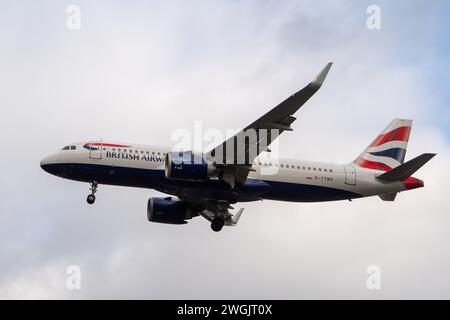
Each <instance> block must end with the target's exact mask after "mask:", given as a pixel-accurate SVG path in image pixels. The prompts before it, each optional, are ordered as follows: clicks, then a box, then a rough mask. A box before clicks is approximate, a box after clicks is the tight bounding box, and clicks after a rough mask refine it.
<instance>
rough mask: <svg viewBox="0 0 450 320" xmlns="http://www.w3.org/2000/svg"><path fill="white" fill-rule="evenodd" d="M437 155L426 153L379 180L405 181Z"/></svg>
mask: <svg viewBox="0 0 450 320" xmlns="http://www.w3.org/2000/svg"><path fill="white" fill-rule="evenodd" d="M435 155H436V154H435V153H424V154H421V155H420V156H418V157H416V158H414V159H411V160H409V161H408V162H405V163H403V164H401V165H399V166H398V167H395V168H394V169H392V170H390V171H388V172H386V173H383V174H382V175H380V176H378V177H377V179H378V180H383V181H403V180H405V179H407V178H408V177H410V176H412V175H413V174H414V172H416V171H417V170H419V169H420V168H421V167H422V166H423V165H424V164H425V163H427V162H428V161H430V160H431V158H433V157H434V156H435Z"/></svg>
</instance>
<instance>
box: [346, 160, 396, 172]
mask: <svg viewBox="0 0 450 320" xmlns="http://www.w3.org/2000/svg"><path fill="white" fill-rule="evenodd" d="M355 163H356V164H357V165H358V166H360V167H361V168H367V169H373V170H381V171H389V170H391V169H392V168H391V167H389V166H388V165H385V164H384V163H381V162H375V161H370V160H366V159H363V158H358V159H356V160H355Z"/></svg>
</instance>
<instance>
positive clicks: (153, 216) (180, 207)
mask: <svg viewBox="0 0 450 320" xmlns="http://www.w3.org/2000/svg"><path fill="white" fill-rule="evenodd" d="M196 215H197V214H196V213H195V212H193V210H192V208H191V207H190V206H189V205H188V204H186V203H185V202H183V201H180V200H173V199H172V198H171V197H167V198H150V199H148V205H147V219H148V221H151V222H159V223H167V224H185V223H187V222H186V221H185V220H189V219H191V218H192V217H193V216H196Z"/></svg>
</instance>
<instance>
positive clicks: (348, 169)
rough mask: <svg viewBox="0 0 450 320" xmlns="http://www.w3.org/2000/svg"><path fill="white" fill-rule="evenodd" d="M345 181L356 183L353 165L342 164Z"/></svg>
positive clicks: (351, 183) (350, 183)
mask: <svg viewBox="0 0 450 320" xmlns="http://www.w3.org/2000/svg"><path fill="white" fill-rule="evenodd" d="M344 170H345V183H346V184H349V185H352V186H354V185H356V170H355V167H353V166H344Z"/></svg>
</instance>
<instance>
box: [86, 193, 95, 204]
mask: <svg viewBox="0 0 450 320" xmlns="http://www.w3.org/2000/svg"><path fill="white" fill-rule="evenodd" d="M94 202H95V196H94V195H93V194H90V195H88V196H87V203H89V204H93V203H94Z"/></svg>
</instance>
